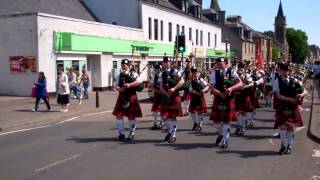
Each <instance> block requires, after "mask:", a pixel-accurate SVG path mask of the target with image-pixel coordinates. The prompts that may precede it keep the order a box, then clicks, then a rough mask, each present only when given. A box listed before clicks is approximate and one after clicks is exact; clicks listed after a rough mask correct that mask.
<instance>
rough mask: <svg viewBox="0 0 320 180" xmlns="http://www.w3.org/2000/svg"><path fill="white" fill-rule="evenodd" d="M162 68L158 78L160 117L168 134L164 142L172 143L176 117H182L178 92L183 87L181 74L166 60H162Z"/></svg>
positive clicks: (174, 137)
mask: <svg viewBox="0 0 320 180" xmlns="http://www.w3.org/2000/svg"><path fill="white" fill-rule="evenodd" d="M162 65H163V68H164V71H163V72H162V75H161V77H160V78H159V80H158V81H159V84H160V91H161V92H162V95H163V96H162V105H161V116H162V117H163V119H164V121H165V123H166V126H167V127H168V134H167V135H166V137H165V139H164V140H165V141H168V142H169V143H173V142H175V141H176V132H177V128H178V124H177V117H182V116H183V113H182V107H181V98H180V97H179V90H180V89H181V88H182V87H183V85H184V79H183V77H182V73H181V72H179V71H178V70H177V69H175V68H174V67H171V62H170V61H169V59H168V58H163V64H162Z"/></svg>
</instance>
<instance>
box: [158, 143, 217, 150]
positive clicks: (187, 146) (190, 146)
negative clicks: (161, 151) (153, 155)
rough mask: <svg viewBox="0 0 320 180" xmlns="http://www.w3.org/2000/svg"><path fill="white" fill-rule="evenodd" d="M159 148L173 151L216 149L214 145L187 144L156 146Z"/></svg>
mask: <svg viewBox="0 0 320 180" xmlns="http://www.w3.org/2000/svg"><path fill="white" fill-rule="evenodd" d="M156 146H159V147H172V148H173V149H174V150H191V149H197V148H200V149H207V148H214V147H217V146H216V145H215V144H214V143H187V144H178V143H173V144H168V143H166V144H156Z"/></svg>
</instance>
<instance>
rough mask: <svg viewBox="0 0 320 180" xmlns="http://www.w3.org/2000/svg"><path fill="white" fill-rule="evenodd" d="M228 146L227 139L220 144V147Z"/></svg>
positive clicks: (225, 147)
mask: <svg viewBox="0 0 320 180" xmlns="http://www.w3.org/2000/svg"><path fill="white" fill-rule="evenodd" d="M228 146H229V143H228V140H225V141H223V143H222V145H221V146H220V147H221V148H222V149H227V148H228Z"/></svg>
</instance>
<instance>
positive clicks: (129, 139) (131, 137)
mask: <svg viewBox="0 0 320 180" xmlns="http://www.w3.org/2000/svg"><path fill="white" fill-rule="evenodd" d="M133 139H134V134H132V133H130V134H129V136H128V137H127V141H132V140H133Z"/></svg>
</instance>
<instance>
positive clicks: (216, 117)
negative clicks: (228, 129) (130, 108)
mask: <svg viewBox="0 0 320 180" xmlns="http://www.w3.org/2000/svg"><path fill="white" fill-rule="evenodd" d="M224 102H226V101H224ZM219 103H220V101H219V100H217V98H215V99H214V101H213V105H212V112H211V116H210V120H212V121H213V122H215V123H220V122H224V123H230V122H232V121H236V120H237V112H236V109H235V108H236V107H235V100H234V98H232V99H230V100H229V104H228V110H226V111H219V110H218V105H219Z"/></svg>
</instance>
